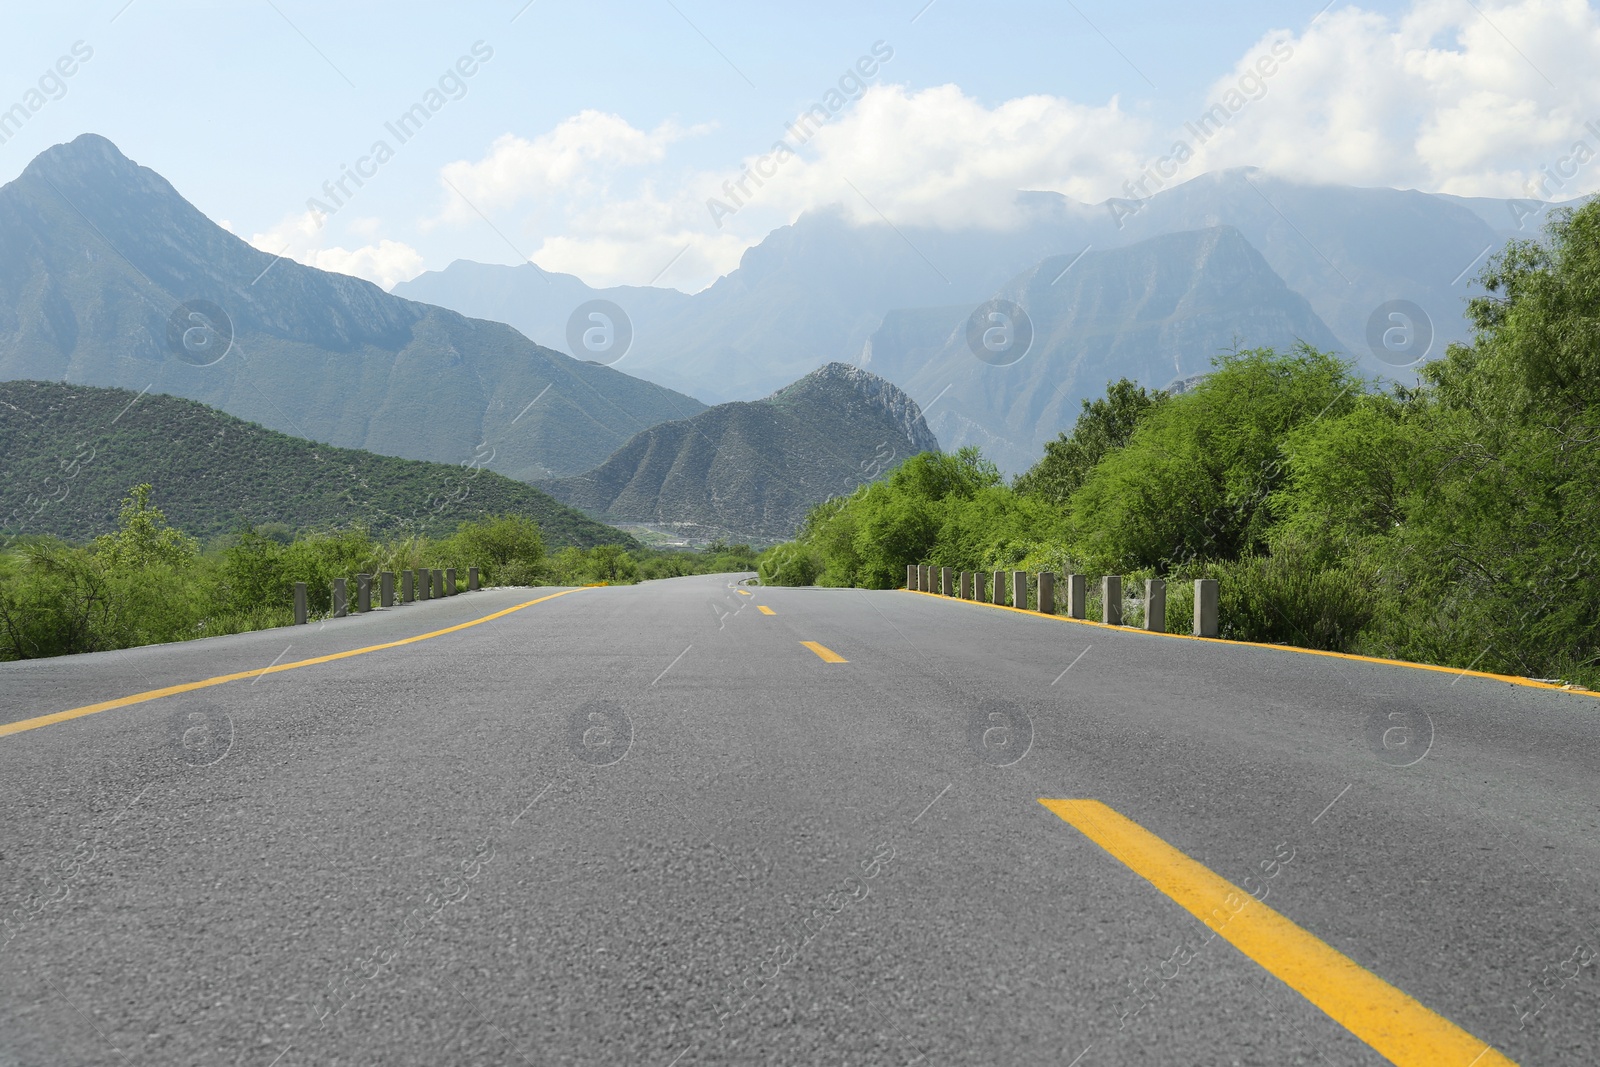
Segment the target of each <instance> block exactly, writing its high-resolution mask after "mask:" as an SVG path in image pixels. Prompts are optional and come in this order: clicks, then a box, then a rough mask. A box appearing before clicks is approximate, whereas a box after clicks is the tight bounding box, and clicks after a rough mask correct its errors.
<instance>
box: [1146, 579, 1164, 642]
mask: <svg viewBox="0 0 1600 1067" xmlns="http://www.w3.org/2000/svg"><path fill="white" fill-rule="evenodd" d="M1144 628H1145V629H1146V630H1150V631H1152V632H1154V633H1158V634H1164V633H1166V632H1167V583H1166V582H1164V581H1162V580H1161V579H1160V578H1146V579H1145V580H1144Z"/></svg>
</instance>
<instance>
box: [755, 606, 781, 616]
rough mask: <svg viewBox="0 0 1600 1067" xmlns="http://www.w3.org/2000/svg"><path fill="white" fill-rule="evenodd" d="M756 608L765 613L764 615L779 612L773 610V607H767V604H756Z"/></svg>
mask: <svg viewBox="0 0 1600 1067" xmlns="http://www.w3.org/2000/svg"><path fill="white" fill-rule="evenodd" d="M756 610H757V611H759V612H761V614H763V615H776V614H777V612H776V611H773V610H772V609H771V608H769V607H767V606H766V605H765V604H757V605H756Z"/></svg>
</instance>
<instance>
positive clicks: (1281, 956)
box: [1039, 797, 1515, 1067]
mask: <svg viewBox="0 0 1600 1067" xmlns="http://www.w3.org/2000/svg"><path fill="white" fill-rule="evenodd" d="M1039 803H1041V804H1043V805H1044V806H1045V807H1047V808H1049V809H1050V810H1051V811H1053V812H1055V813H1056V814H1057V815H1059V816H1060V817H1061V818H1062V819H1063V820H1065V821H1066V822H1068V823H1070V824H1071V825H1072V826H1075V827H1076V828H1077V829H1078V830H1079V831H1081V832H1082V833H1083V835H1084V836H1085V837H1087V838H1089V840H1091V841H1093V842H1094V843H1095V844H1097V845H1099V846H1100V847H1101V848H1103V849H1105V850H1106V851H1107V852H1109V853H1110V854H1111V855H1112V856H1113V857H1115V858H1116V859H1118V860H1121V861H1122V862H1123V863H1125V864H1127V866H1128V867H1129V868H1130V869H1131V870H1132V871H1133V872H1134V873H1135V874H1137V875H1139V876H1140V877H1141V878H1144V879H1145V880H1147V881H1148V882H1149V883H1150V884H1151V885H1153V886H1155V887H1156V888H1157V889H1159V890H1161V891H1162V892H1163V893H1165V894H1166V895H1167V896H1169V897H1171V898H1172V899H1173V900H1175V901H1177V902H1178V903H1179V904H1180V905H1182V906H1183V907H1184V909H1185V910H1187V911H1188V912H1189V913H1190V914H1192V915H1193V916H1194V917H1195V918H1197V919H1199V920H1200V921H1201V922H1203V923H1205V924H1206V925H1207V926H1209V927H1211V929H1213V930H1215V931H1216V932H1217V933H1218V934H1219V935H1221V937H1222V938H1224V939H1225V940H1226V941H1228V942H1229V943H1230V944H1232V945H1233V946H1234V947H1235V948H1237V949H1238V950H1239V951H1240V952H1243V953H1244V954H1245V955H1246V956H1249V957H1250V958H1251V959H1252V960H1254V961H1255V962H1256V963H1258V964H1260V965H1261V966H1262V967H1264V968H1266V969H1267V970H1268V971H1270V972H1271V973H1272V974H1273V975H1275V976H1276V977H1278V978H1279V979H1281V980H1282V981H1283V982H1285V983H1286V984H1288V985H1289V986H1291V987H1292V988H1293V989H1294V990H1295V991H1296V992H1297V993H1299V994H1300V995H1301V996H1303V997H1305V998H1306V999H1307V1000H1309V1001H1310V1002H1311V1003H1312V1004H1315V1005H1316V1006H1317V1007H1318V1008H1320V1009H1322V1010H1323V1011H1324V1012H1326V1013H1327V1014H1328V1015H1329V1016H1330V1017H1331V1018H1332V1019H1333V1020H1334V1021H1335V1022H1337V1023H1338V1024H1339V1025H1340V1026H1343V1027H1344V1028H1345V1029H1346V1030H1349V1031H1350V1032H1351V1033H1352V1034H1354V1035H1356V1036H1357V1037H1359V1038H1360V1039H1361V1040H1363V1041H1365V1042H1366V1043H1367V1044H1369V1045H1371V1046H1372V1047H1373V1048H1374V1049H1376V1050H1377V1051H1378V1052H1380V1053H1381V1054H1382V1055H1383V1056H1385V1057H1386V1058H1387V1059H1388V1060H1389V1061H1390V1062H1391V1063H1394V1064H1398V1065H1399V1067H1441V1065H1448V1067H1493V1065H1506V1064H1510V1065H1511V1067H1515V1064H1513V1063H1512V1061H1511V1060H1509V1059H1507V1058H1506V1057H1505V1056H1502V1055H1501V1054H1500V1053H1499V1052H1497V1051H1495V1050H1494V1049H1493V1048H1490V1047H1489V1046H1488V1045H1487V1044H1486V1043H1485V1042H1483V1041H1480V1040H1479V1039H1478V1038H1476V1037H1473V1036H1472V1035H1471V1034H1469V1033H1467V1032H1466V1031H1465V1030H1462V1029H1461V1028H1460V1027H1458V1026H1456V1025H1455V1024H1454V1023H1452V1022H1451V1021H1450V1020H1448V1019H1446V1018H1444V1017H1443V1016H1440V1015H1435V1014H1434V1013H1433V1012H1431V1011H1429V1010H1428V1009H1427V1008H1425V1007H1423V1006H1422V1005H1421V1004H1419V1003H1418V1002H1417V1001H1415V1000H1413V999H1411V998H1410V997H1409V996H1407V995H1406V994H1404V993H1402V992H1401V991H1400V990H1398V989H1396V988H1395V987H1394V986H1392V985H1390V984H1389V983H1387V982H1385V981H1384V980H1383V979H1381V978H1379V977H1378V976H1377V975H1375V974H1373V973H1372V972H1371V971H1368V970H1367V969H1365V968H1364V967H1361V966H1360V965H1359V964H1357V963H1355V962H1354V961H1353V960H1351V959H1350V958H1349V957H1347V956H1344V955H1343V954H1341V953H1339V952H1338V951H1336V950H1335V949H1333V948H1331V947H1329V946H1328V945H1326V944H1324V943H1323V942H1322V941H1320V940H1318V939H1317V938H1316V937H1313V936H1312V935H1311V934H1309V933H1307V932H1306V931H1305V930H1302V929H1301V928H1300V927H1298V926H1296V925H1295V924H1294V923H1292V922H1290V921H1289V920H1288V919H1286V918H1284V917H1283V916H1282V915H1279V914H1278V913H1277V912H1275V911H1273V910H1272V909H1271V908H1269V907H1267V906H1266V905H1264V904H1261V903H1259V902H1258V901H1256V900H1255V899H1254V898H1253V897H1251V895H1250V894H1249V893H1246V892H1245V891H1244V890H1243V889H1240V888H1238V887H1237V886H1235V885H1233V884H1232V883H1231V882H1229V881H1227V880H1226V879H1224V878H1221V877H1219V876H1217V875H1216V874H1213V873H1212V872H1211V871H1210V870H1208V869H1206V868H1205V867H1203V866H1201V865H1200V864H1199V863H1196V862H1195V861H1194V860H1192V859H1190V858H1189V857H1188V856H1186V855H1184V854H1183V853H1182V852H1179V851H1178V850H1177V849H1175V848H1173V847H1172V846H1171V845H1169V844H1167V843H1166V842H1165V841H1163V840H1161V838H1159V837H1157V836H1156V835H1154V834H1152V833H1151V832H1150V831H1148V830H1146V829H1145V828H1144V827H1142V826H1140V825H1139V824H1138V823H1136V822H1134V821H1133V820H1131V819H1129V818H1127V817H1126V816H1124V815H1122V814H1120V813H1118V812H1117V811H1114V810H1113V809H1111V808H1109V807H1107V806H1106V805H1104V804H1102V803H1100V802H1099V801H1097V800H1047V799H1044V798H1042V797H1041V798H1040V800H1039Z"/></svg>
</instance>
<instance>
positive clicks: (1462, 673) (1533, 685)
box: [899, 589, 1600, 698]
mask: <svg viewBox="0 0 1600 1067" xmlns="http://www.w3.org/2000/svg"><path fill="white" fill-rule="evenodd" d="M899 591H900V592H902V593H915V594H917V595H918V596H931V597H937V598H938V599H940V600H952V601H955V602H956V603H957V604H970V605H972V606H974V607H979V608H994V609H995V610H997V611H1015V612H1019V613H1021V614H1023V615H1032V616H1033V617H1034V618H1036V619H1051V620H1053V621H1055V622H1070V623H1075V624H1076V625H1078V626H1098V627H1100V628H1101V629H1102V630H1117V631H1120V632H1122V633H1125V634H1141V635H1143V636H1145V637H1171V638H1176V639H1177V640H1179V641H1209V642H1211V643H1212V644H1218V645H1236V646H1239V647H1242V648H1270V649H1272V650H1274V651H1276V652H1298V653H1300V654H1301V655H1303V656H1328V657H1330V658H1332V659H1349V660H1355V661H1356V662H1357V663H1382V664H1385V665H1386V666H1390V667H1410V668H1411V669H1412V670H1417V671H1437V672H1439V673H1440V674H1454V675H1457V676H1459V677H1463V678H1488V679H1489V680H1490V681H1495V682H1505V683H1506V684H1507V685H1520V686H1524V687H1526V688H1528V689H1554V690H1556V691H1557V692H1559V693H1572V694H1574V695H1576V696H1583V697H1595V698H1600V692H1590V691H1588V690H1583V689H1562V688H1561V687H1560V686H1559V685H1551V684H1550V683H1549V682H1536V681H1534V680H1533V679H1532V678H1521V677H1518V676H1517V675H1514V674H1490V673H1489V672H1487V671H1472V670H1462V669H1461V668H1459V667H1441V666H1440V665H1439V664H1437V663H1412V662H1411V661H1410V660H1403V659H1383V658H1381V657H1378V656H1358V655H1356V654H1355V653H1353V652H1326V651H1324V650H1322V649H1320V648H1298V647H1296V646H1294V645H1269V644H1267V643H1266V642H1263V641H1234V640H1231V639H1230V638H1226V637H1196V636H1195V635H1193V634H1169V633H1161V632H1159V631H1157V630H1142V629H1140V628H1139V627H1137V626H1111V625H1108V624H1106V623H1103V622H1095V621H1094V620H1093V619H1074V618H1073V617H1072V616H1070V615H1043V614H1040V613H1039V612H1037V611H1033V610H1031V609H1029V608H1014V607H1012V606H1011V605H1010V604H990V603H988V602H987V601H984V600H962V599H960V598H959V597H948V596H945V595H944V594H942V593H924V592H923V591H922V590H920V589H901V590H899Z"/></svg>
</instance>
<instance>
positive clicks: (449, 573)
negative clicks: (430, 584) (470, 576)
mask: <svg viewBox="0 0 1600 1067" xmlns="http://www.w3.org/2000/svg"><path fill="white" fill-rule="evenodd" d="M444 595H445V596H455V595H456V569H455V568H454V567H446V568H445V569H444Z"/></svg>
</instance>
